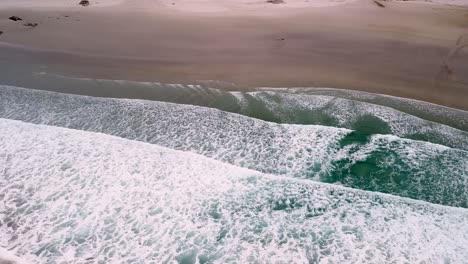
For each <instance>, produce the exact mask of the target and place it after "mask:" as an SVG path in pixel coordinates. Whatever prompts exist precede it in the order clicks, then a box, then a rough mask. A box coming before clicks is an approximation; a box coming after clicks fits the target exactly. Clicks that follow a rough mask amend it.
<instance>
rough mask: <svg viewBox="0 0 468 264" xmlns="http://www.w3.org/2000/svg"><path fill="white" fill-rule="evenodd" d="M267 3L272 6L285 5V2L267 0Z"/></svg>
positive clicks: (282, 0)
mask: <svg viewBox="0 0 468 264" xmlns="http://www.w3.org/2000/svg"><path fill="white" fill-rule="evenodd" d="M267 3H270V4H284V3H285V2H284V0H267Z"/></svg>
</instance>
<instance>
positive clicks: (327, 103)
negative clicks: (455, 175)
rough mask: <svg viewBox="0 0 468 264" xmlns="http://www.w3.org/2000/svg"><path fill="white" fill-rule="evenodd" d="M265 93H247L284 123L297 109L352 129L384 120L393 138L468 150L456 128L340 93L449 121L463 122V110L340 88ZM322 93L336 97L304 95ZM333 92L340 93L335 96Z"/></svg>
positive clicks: (464, 134)
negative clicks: (397, 103)
mask: <svg viewBox="0 0 468 264" xmlns="http://www.w3.org/2000/svg"><path fill="white" fill-rule="evenodd" d="M263 90H265V92H253V93H248V94H249V95H251V96H254V97H255V98H256V99H258V100H260V101H262V102H264V103H265V104H266V105H267V106H268V107H269V109H270V110H271V111H272V112H274V113H277V114H278V115H283V116H286V117H285V118H284V119H285V120H288V116H289V117H291V116H294V112H297V111H298V110H302V111H309V112H320V113H322V114H324V115H326V116H328V117H330V118H333V119H334V120H335V121H336V126H338V127H345V128H348V129H353V127H354V126H356V124H357V123H358V122H360V121H361V120H362V121H363V122H367V123H368V122H369V121H370V119H371V118H373V119H374V120H377V121H381V122H382V124H384V125H385V126H388V128H389V130H390V131H389V132H390V133H391V134H393V135H396V136H399V137H402V138H407V137H410V138H411V137H414V136H425V137H426V138H431V140H433V141H436V142H435V143H439V144H444V145H447V146H450V147H453V148H459V149H464V150H468V133H467V132H465V131H462V130H458V129H455V128H453V127H450V126H448V125H444V124H438V123H435V122H431V121H427V120H424V119H422V118H418V117H416V116H412V115H409V114H407V113H404V112H401V111H398V110H396V109H393V108H391V107H386V106H383V105H377V104H374V103H367V102H361V101H354V100H350V99H347V98H340V97H339V96H340V95H339V94H338V93H339V92H343V93H350V94H352V95H353V97H352V99H360V100H369V101H373V100H376V99H377V98H390V100H401V101H403V102H405V103H409V104H411V105H412V106H413V107H415V108H419V109H420V111H425V112H426V113H430V111H431V110H432V111H434V110H437V111H440V112H442V114H443V115H445V116H446V117H447V119H449V118H450V117H451V116H452V118H453V120H457V119H460V116H458V115H457V116H453V115H454V112H459V113H460V115H462V114H463V115H466V117H468V115H467V113H466V112H464V111H461V110H455V109H452V110H454V112H452V111H451V110H450V109H448V108H444V107H434V105H432V104H430V103H425V102H420V101H416V100H411V99H405V98H394V97H390V96H385V95H377V94H369V93H363V92H362V93H361V92H354V91H346V92H345V91H341V90H337V89H317V90H314V89H305V91H303V90H301V89H299V88H297V89H288V90H287V91H284V92H281V93H278V91H276V89H270V90H268V89H267V88H263ZM323 90H325V91H328V92H331V93H332V94H333V96H330V95H319V94H302V93H301V92H307V91H315V92H320V91H323ZM290 92H291V93H290ZM333 92H335V93H337V94H334V93H333ZM272 96H273V97H278V98H281V101H280V102H277V101H275V100H272V99H271V97H272ZM337 96H338V97H337ZM341 96H342V95H341ZM431 107H432V108H431ZM429 109H431V110H429ZM455 114H456V113H455ZM463 115H462V116H463ZM461 120H463V119H461ZM462 122H464V121H462ZM462 122H461V123H462ZM461 123H460V124H461ZM381 126H382V125H381ZM382 130H385V127H382Z"/></svg>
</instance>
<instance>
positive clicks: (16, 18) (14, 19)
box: [8, 16, 23, 21]
mask: <svg viewBox="0 0 468 264" xmlns="http://www.w3.org/2000/svg"><path fill="white" fill-rule="evenodd" d="M8 19H10V20H13V21H19V20H23V19H22V18H21V17H18V16H11V17H9V18H8Z"/></svg>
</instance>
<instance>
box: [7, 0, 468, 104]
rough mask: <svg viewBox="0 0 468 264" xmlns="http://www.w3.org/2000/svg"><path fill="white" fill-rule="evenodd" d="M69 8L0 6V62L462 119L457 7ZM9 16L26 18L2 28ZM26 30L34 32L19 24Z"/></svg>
mask: <svg viewBox="0 0 468 264" xmlns="http://www.w3.org/2000/svg"><path fill="white" fill-rule="evenodd" d="M446 1H451V0H446ZM77 2H78V1H71V0H65V1H60V0H47V1H33V0H21V1H17V0H2V3H1V4H0V31H3V32H4V33H3V34H2V35H0V60H2V61H3V63H5V61H7V62H11V63H15V64H24V65H40V68H41V69H43V70H44V71H46V72H48V73H57V74H62V75H68V76H77V77H89V78H105V79H106V78H107V79H128V80H136V81H159V82H171V83H174V82H181V83H190V82H195V81H197V80H221V81H226V82H233V83H236V84H238V85H239V87H245V88H248V87H255V86H269V87H292V86H321V87H324V86H326V87H336V88H346V89H357V90H365V91H370V92H377V93H386V94H391V95H397V96H403V97H409V98H415V99H421V100H425V101H430V102H434V103H438V104H443V105H447V106H451V107H456V108H460V109H465V110H468V103H467V102H468V48H465V45H466V44H468V8H466V7H463V6H452V5H442V4H421V3H408V2H389V1H381V2H380V3H382V4H383V5H384V6H385V7H380V6H378V5H377V4H375V3H374V1H367V0H365V1H364V0H349V1H341V2H338V1H329V2H327V1H325V0H318V1H314V0H309V1H307V0H304V1H299V0H291V1H286V3H285V4H270V3H266V2H263V1H246V0H228V1H217V0H196V1H189V0H162V1H151V0H140V1H136V0H134V1H130V0H107V1H106V0H101V1H98V2H99V3H96V1H91V5H90V6H88V7H81V6H78V5H77ZM172 3H174V4H172ZM457 3H458V4H460V3H461V4H463V3H464V2H463V1H460V0H458V2H457ZM326 5H330V6H326ZM12 15H17V16H20V17H22V18H23V19H24V21H19V22H13V21H10V20H8V17H9V16H12ZM26 22H31V23H39V25H38V26H37V27H34V28H31V27H25V26H23V24H24V23H26ZM2 65H4V64H2ZM2 72H3V73H5V70H3V71H2ZM2 72H0V82H1V80H2ZM8 74H10V73H8ZM109 96H111V95H109Z"/></svg>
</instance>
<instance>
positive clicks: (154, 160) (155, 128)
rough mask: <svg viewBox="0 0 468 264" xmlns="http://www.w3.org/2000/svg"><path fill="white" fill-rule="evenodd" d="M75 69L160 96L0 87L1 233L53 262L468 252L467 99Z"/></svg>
mask: <svg viewBox="0 0 468 264" xmlns="http://www.w3.org/2000/svg"><path fill="white" fill-rule="evenodd" d="M77 83H78V84H80V85H85V84H87V83H88V84H89V85H91V86H92V85H96V84H97V83H100V84H101V85H105V86H106V87H107V88H105V89H110V87H113V86H117V85H119V86H125V87H127V89H136V90H139V91H141V90H142V89H143V88H142V87H146V88H145V89H153V90H152V91H153V93H152V96H156V97H158V98H152V99H153V100H138V99H118V98H100V97H91V96H83V95H72V94H62V93H57V92H50V91H40V90H32V89H25V88H19V87H13V86H0V126H1V128H2V130H1V132H0V145H1V146H2V150H0V171H1V172H3V178H1V179H0V191H1V193H3V195H1V196H0V205H3V206H4V207H5V208H6V210H4V212H5V213H4V216H5V217H4V220H3V222H2V225H0V231H1V232H0V243H2V245H3V244H10V245H15V246H14V248H16V249H14V251H15V253H16V254H18V255H20V256H26V257H28V256H29V257H30V259H33V260H35V261H39V262H44V261H45V262H50V263H55V262H57V263H58V262H60V261H70V258H71V259H74V258H77V259H81V261H79V262H80V263H81V262H85V260H86V259H88V258H92V259H93V260H97V259H101V260H102V261H104V262H109V261H114V262H115V261H117V262H126V263H131V262H132V261H135V262H137V263H144V262H145V261H148V259H152V260H154V261H156V260H157V261H158V262H171V261H175V262H179V263H197V261H198V262H199V263H212V262H223V263H224V262H259V263H261V262H262V261H261V260H262V259H264V258H266V259H270V258H277V259H279V260H281V261H279V262H281V263H288V262H291V261H292V262H299V263H307V262H308V263H320V262H322V261H331V262H334V263H340V262H349V263H355V262H367V263H382V262H392V261H393V262H410V263H414V262H420V261H426V262H428V263H434V262H441V261H442V262H443V261H445V262H446V261H449V262H450V261H453V262H454V263H457V261H462V260H463V259H466V257H468V256H466V252H467V251H465V250H463V248H464V247H465V246H466V244H467V243H468V242H467V241H466V238H467V237H468V229H467V226H468V225H467V224H466V223H467V221H468V212H467V211H466V208H468V133H467V132H466V131H467V130H466V126H467V125H466V122H467V120H468V119H467V117H468V113H467V112H464V111H460V110H455V109H450V108H445V107H441V106H436V105H432V104H428V103H424V102H419V101H412V100H408V99H403V98H396V97H388V96H383V95H375V94H368V93H359V92H351V91H342V90H336V89H324V88H322V89H320V88H317V89H312V88H307V89H305V88H304V89H299V88H298V89H281V90H275V89H270V88H259V89H256V90H254V91H249V92H228V91H223V90H219V89H216V88H209V87H208V86H202V85H197V86H191V85H163V84H154V83H132V82H123V81H106V80H86V79H78V80H75V83H74V84H73V85H77ZM156 99H158V100H156ZM14 120H16V121H14ZM17 121H23V122H17ZM453 124H456V125H453ZM387 194H390V195H387ZM406 198H410V199H406ZM49 216H50V217H49ZM32 222H35V223H37V224H36V225H35V226H34V225H32V224H31V223H32ZM440 223H443V224H440ZM32 226H34V227H32ZM415 228H416V229H415ZM23 233H24V234H29V236H27V237H26V236H23V235H20V234H23ZM2 234H3V235H2ZM39 234H42V235H39ZM418 234H420V235H418ZM425 237H426V238H427V237H431V238H432V239H425ZM41 239H44V240H43V241H42V242H39V243H38V242H34V241H37V240H41ZM138 239H139V240H138ZM134 240H135V241H134ZM137 240H138V241H137ZM428 241H436V242H434V243H437V245H438V248H437V249H436V250H434V251H432V252H430V253H428V252H426V251H420V250H418V249H416V248H420V249H424V248H429V247H432V248H433V246H431V245H432V244H428V243H429V242H428ZM117 245H119V246H117ZM414 245H417V246H414ZM31 249H34V250H33V251H31ZM67 252H68V253H67ZM87 252H94V253H93V254H94V255H93V256H90V255H89V254H88V253H87ZM134 252H138V253H134ZM98 256H101V257H102V258H101V257H98Z"/></svg>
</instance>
